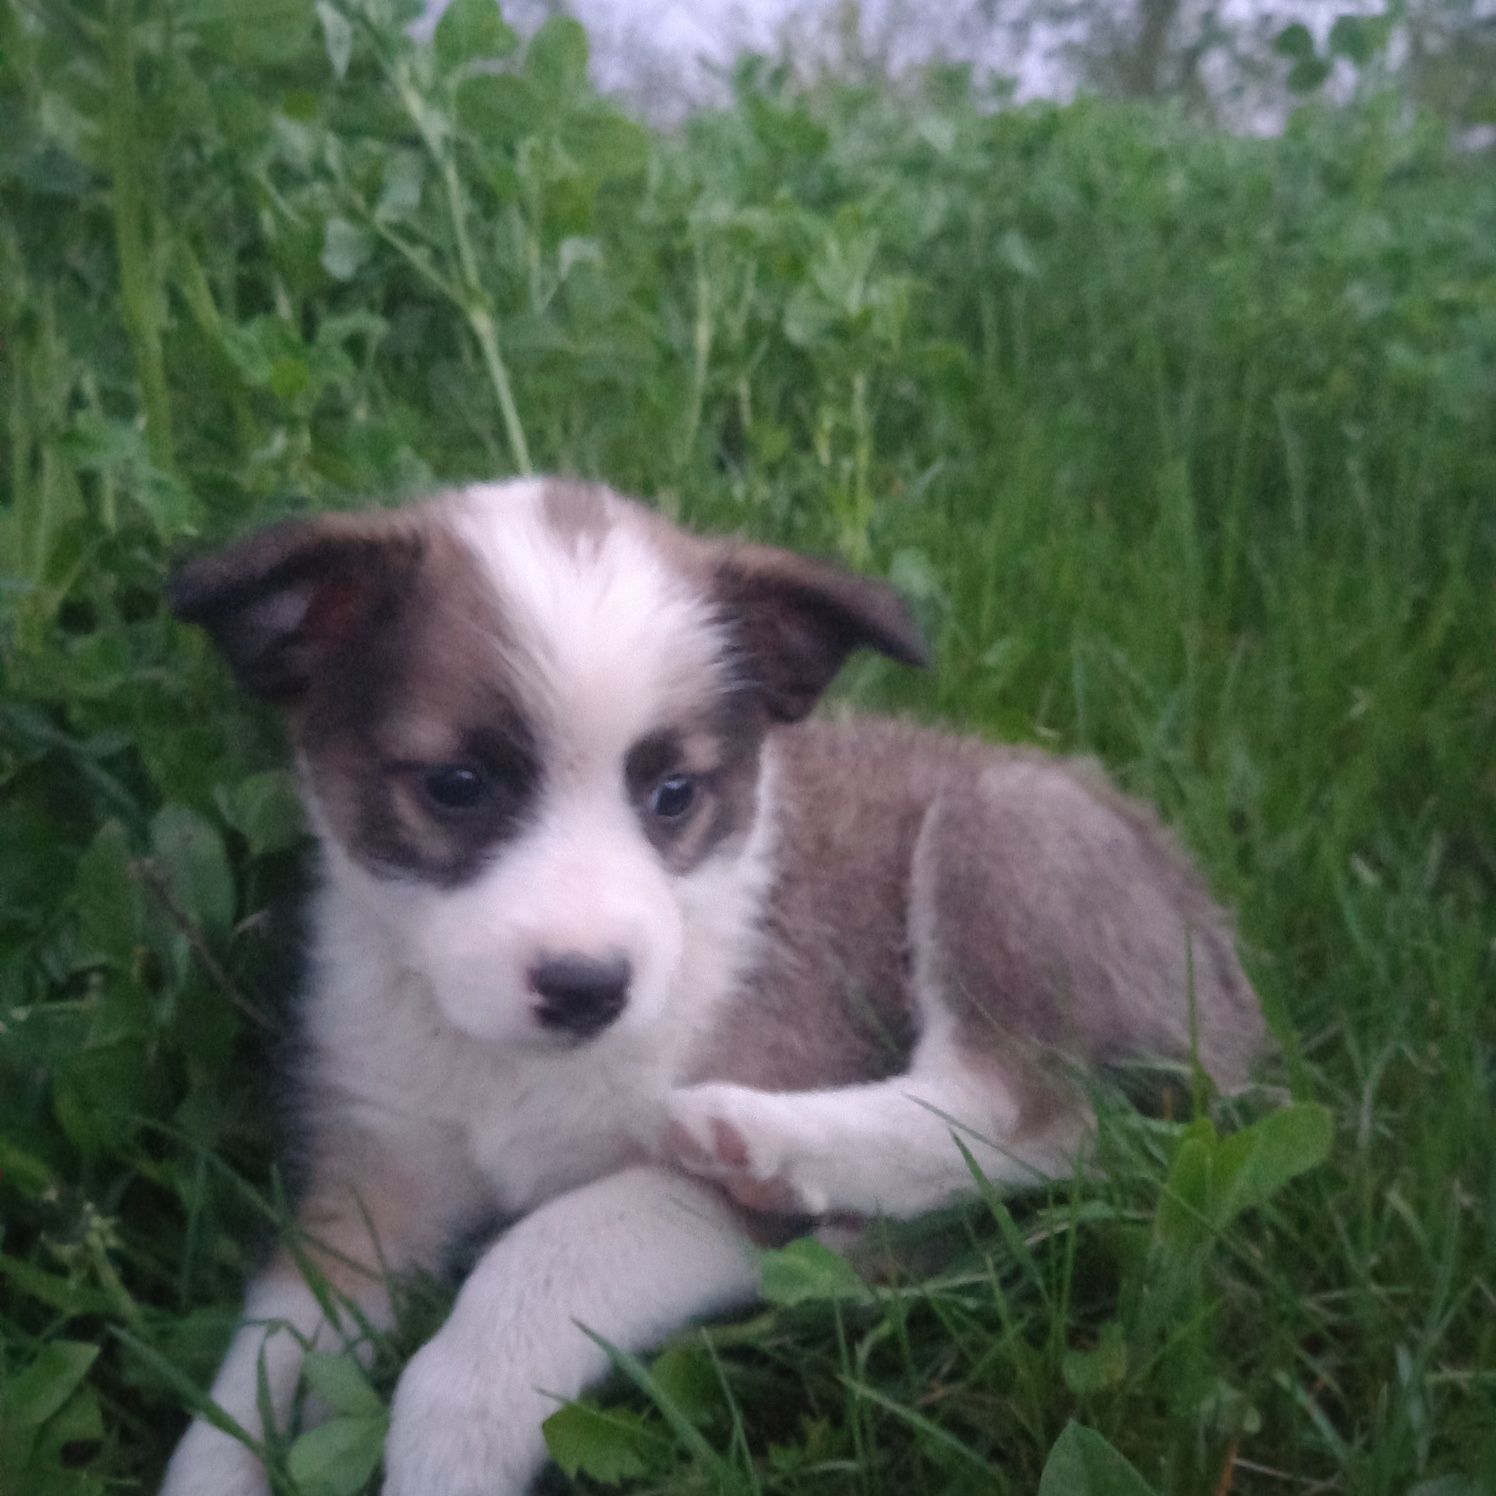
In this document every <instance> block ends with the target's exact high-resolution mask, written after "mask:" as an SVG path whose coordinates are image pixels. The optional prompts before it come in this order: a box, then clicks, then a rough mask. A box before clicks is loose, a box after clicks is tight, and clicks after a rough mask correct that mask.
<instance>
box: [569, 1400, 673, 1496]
mask: <svg viewBox="0 0 1496 1496" xmlns="http://www.w3.org/2000/svg"><path fill="white" fill-rule="evenodd" d="M541 1431H542V1432H543V1433H544V1434H545V1444H546V1448H547V1449H549V1450H550V1452H551V1458H552V1459H553V1460H555V1462H556V1463H557V1464H558V1465H559V1466H560V1467H561V1470H562V1472H563V1473H564V1474H566V1475H568V1476H576V1475H587V1476H590V1477H591V1478H592V1479H593V1480H600V1481H604V1482H606V1483H608V1484H610V1485H611V1484H616V1483H617V1482H618V1481H620V1480H625V1479H627V1478H628V1477H630V1476H634V1475H643V1474H644V1472H645V1471H646V1470H648V1469H649V1463H650V1457H651V1455H652V1454H653V1453H654V1451H655V1449H657V1448H658V1445H659V1442H660V1436H659V1435H658V1434H655V1433H652V1432H651V1431H650V1429H649V1428H648V1426H647V1425H646V1424H645V1423H644V1421H643V1420H642V1419H641V1418H640V1417H639V1415H638V1414H637V1413H631V1412H628V1411H626V1410H623V1409H619V1408H599V1407H596V1406H595V1405H594V1404H592V1403H586V1402H574V1403H568V1404H567V1405H566V1406H565V1407H564V1408H561V1409H559V1410H558V1411H557V1412H555V1413H552V1414H551V1416H550V1417H549V1418H547V1419H546V1421H545V1423H544V1424H542V1425H541Z"/></svg>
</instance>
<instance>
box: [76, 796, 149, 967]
mask: <svg viewBox="0 0 1496 1496" xmlns="http://www.w3.org/2000/svg"><path fill="white" fill-rule="evenodd" d="M73 897H74V898H75V899H76V900H77V905H78V933H79V937H80V939H81V940H82V942H83V945H84V948H85V949H86V950H87V951H88V952H89V953H90V954H92V955H97V956H102V957H107V958H108V959H110V960H112V961H115V962H117V963H118V964H120V965H126V964H128V963H129V962H130V960H131V959H132V957H133V955H134V951H135V945H136V942H137V941H138V940H139V938H140V926H141V914H142V908H143V905H142V897H141V890H140V885H139V883H138V881H137V880H136V878H135V876H134V874H133V873H132V872H131V871H130V843H129V838H128V837H127V836H126V835H125V829H124V827H123V826H121V825H120V823H119V822H118V821H106V822H105V823H104V824H103V826H101V827H100V828H99V831H98V833H97V834H96V835H95V837H94V839H93V841H92V842H90V843H89V846H88V850H87V851H86V852H85V853H84V854H83V856H82V857H80V858H79V859H78V872H77V875H76V877H75V878H74V881H73Z"/></svg>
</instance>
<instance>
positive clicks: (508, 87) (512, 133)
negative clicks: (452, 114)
mask: <svg viewBox="0 0 1496 1496" xmlns="http://www.w3.org/2000/svg"><path fill="white" fill-rule="evenodd" d="M543 108H544V106H543V102H542V99H541V96H540V92H539V90H538V89H537V88H536V87H535V85H534V84H533V83H532V82H531V81H530V80H529V79H528V78H524V77H520V76H519V75H517V74H512V73H478V74H476V75H475V76H474V77H471V78H464V79H463V81H462V82H461V83H460V84H459V85H458V88H457V118H458V119H459V120H460V121H461V123H462V126H463V128H464V129H465V130H469V131H471V132H472V133H473V134H474V135H477V136H479V137H481V139H482V141H483V143H484V144H486V145H501V144H507V143H508V142H510V141H514V140H521V139H523V138H524V137H525V136H526V135H530V134H533V133H534V131H535V129H536V126H537V124H538V122H539V118H540V116H541V114H542V113H543Z"/></svg>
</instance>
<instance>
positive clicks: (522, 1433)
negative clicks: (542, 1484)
mask: <svg viewBox="0 0 1496 1496" xmlns="http://www.w3.org/2000/svg"><path fill="white" fill-rule="evenodd" d="M484 1369H485V1367H484V1362H483V1358H482V1357H481V1356H479V1355H469V1354H466V1353H464V1352H463V1351H462V1348H461V1347H460V1346H459V1345H458V1344H456V1343H455V1342H453V1341H451V1340H444V1337H443V1336H441V1335H438V1336H437V1338H436V1339H435V1340H433V1341H431V1342H430V1344H428V1345H427V1346H426V1347H425V1348H424V1349H423V1350H421V1351H419V1352H418V1353H417V1354H416V1355H415V1356H414V1357H413V1358H412V1360H411V1362H410V1364H409V1365H408V1366H407V1367H406V1368H405V1372H404V1374H403V1375H402V1376H401V1378H400V1381H399V1384H398V1385H397V1386H396V1388H395V1401H394V1405H393V1407H392V1408H391V1411H390V1432H389V1437H388V1439H387V1440H386V1441H385V1449H384V1466H385V1480H384V1496H523V1493H524V1492H525V1491H527V1490H528V1489H529V1486H530V1482H531V1480H532V1479H533V1478H534V1476H535V1474H536V1472H537V1471H538V1470H539V1469H540V1467H541V1465H542V1464H543V1463H544V1462H545V1440H544V1437H543V1436H542V1434H541V1432H540V1424H541V1421H542V1420H543V1419H544V1417H545V1416H546V1412H547V1409H545V1408H544V1407H537V1406H535V1405H534V1404H535V1401H536V1400H535V1399H534V1398H533V1397H532V1398H529V1399H518V1400H514V1401H511V1402H510V1403H509V1404H507V1405H506V1400H505V1398H504V1397H503V1396H502V1393H501V1390H500V1388H499V1387H498V1386H496V1385H495V1380H490V1379H485V1377H484V1376H483V1372H484ZM487 1370H488V1371H489V1372H490V1373H492V1371H493V1367H492V1365H491V1364H490V1365H488V1367H487ZM497 1380H501V1379H497Z"/></svg>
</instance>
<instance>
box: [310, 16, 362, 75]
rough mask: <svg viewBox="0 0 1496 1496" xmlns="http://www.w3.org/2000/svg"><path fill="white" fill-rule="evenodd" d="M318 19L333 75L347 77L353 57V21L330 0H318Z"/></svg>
mask: <svg viewBox="0 0 1496 1496" xmlns="http://www.w3.org/2000/svg"><path fill="white" fill-rule="evenodd" d="M317 19H318V20H319V21H320V22H321V23H322V42H323V45H324V46H325V47H326V48H327V60H328V62H330V63H331V64H332V72H333V77H335V78H342V77H345V76H346V75H347V73H348V64H349V62H350V61H351V60H352V58H353V23H352V22H351V21H350V20H349V19H348V17H347V16H345V15H344V14H343V12H342V11H340V10H339V9H338V8H337V7H336V6H334V5H330V4H328V0H317Z"/></svg>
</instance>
